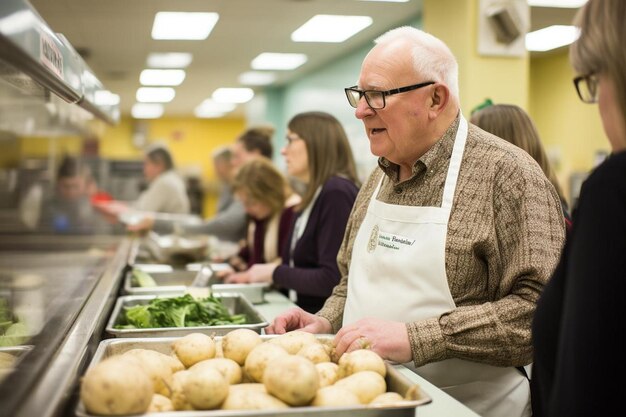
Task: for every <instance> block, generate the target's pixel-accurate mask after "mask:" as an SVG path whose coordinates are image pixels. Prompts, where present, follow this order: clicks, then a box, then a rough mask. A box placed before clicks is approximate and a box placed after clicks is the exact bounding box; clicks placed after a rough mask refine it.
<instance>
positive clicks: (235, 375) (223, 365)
mask: <svg viewBox="0 0 626 417" xmlns="http://www.w3.org/2000/svg"><path fill="white" fill-rule="evenodd" d="M201 368H213V369H216V370H218V371H219V372H220V373H221V374H222V375H224V377H225V378H226V381H227V382H228V383H229V384H231V385H232V384H239V383H240V382H241V367H240V366H239V365H238V364H237V362H235V361H234V360H232V359H227V358H213V359H207V360H205V361H202V362H198V363H196V364H195V365H194V366H192V367H191V368H189V370H190V371H193V370H196V369H201Z"/></svg>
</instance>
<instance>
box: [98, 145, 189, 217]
mask: <svg viewBox="0 0 626 417" xmlns="http://www.w3.org/2000/svg"><path fill="white" fill-rule="evenodd" d="M143 174H144V178H145V179H146V182H147V183H148V186H147V188H146V189H145V190H144V191H142V192H141V193H140V194H139V197H138V198H137V200H135V201H134V202H122V201H111V202H102V203H98V204H97V205H96V207H97V208H98V209H99V210H100V211H101V212H102V213H103V214H104V215H105V216H106V217H107V218H108V219H109V220H110V221H111V222H116V221H118V220H120V216H121V215H123V214H124V213H128V212H131V211H132V212H152V213H171V214H188V213H189V208H190V204H189V197H188V196H187V189H186V186H185V182H184V181H183V179H182V178H181V177H180V175H179V174H178V173H176V171H175V167H174V160H173V158H172V155H171V153H170V151H169V150H168V149H167V148H166V147H165V146H163V145H161V144H154V145H152V146H150V147H148V149H147V150H146V152H145V155H144V160H143Z"/></svg>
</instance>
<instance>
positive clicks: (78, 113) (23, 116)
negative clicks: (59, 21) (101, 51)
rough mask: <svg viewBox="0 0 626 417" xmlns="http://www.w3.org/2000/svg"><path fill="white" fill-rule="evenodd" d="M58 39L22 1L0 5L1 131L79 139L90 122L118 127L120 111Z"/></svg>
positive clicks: (10, 0) (66, 44) (6, 0)
mask: <svg viewBox="0 0 626 417" xmlns="http://www.w3.org/2000/svg"><path fill="white" fill-rule="evenodd" d="M110 97H111V93H110V92H109V91H108V90H106V89H105V88H104V86H103V85H102V83H101V82H100V81H99V80H98V78H97V77H96V76H95V75H94V74H93V72H92V71H91V69H90V68H89V67H88V65H87V64H86V63H85V62H84V60H83V59H82V58H81V57H80V55H79V54H78V53H77V52H76V51H75V50H74V48H73V47H72V46H71V45H70V43H69V42H68V41H67V39H65V37H64V36H63V35H61V34H57V33H54V31H53V30H52V29H50V27H49V26H48V25H47V24H46V22H45V21H44V20H43V19H42V18H41V16H39V14H38V13H37V11H36V10H35V9H34V8H33V7H32V6H31V5H30V3H28V2H27V1H26V0H2V1H1V2H0V130H4V131H10V132H15V133H18V134H39V133H45V134H54V133H55V132H58V133H81V132H83V131H85V130H88V125H89V123H90V119H93V118H94V117H95V118H97V119H100V120H103V121H104V122H106V123H108V124H116V123H117V122H118V121H119V105H118V104H116V103H110V102H107V99H108V98H110Z"/></svg>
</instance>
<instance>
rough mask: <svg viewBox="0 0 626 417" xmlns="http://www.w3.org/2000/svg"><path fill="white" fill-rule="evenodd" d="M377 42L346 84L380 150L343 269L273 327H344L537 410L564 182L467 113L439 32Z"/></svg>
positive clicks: (438, 372)
mask: <svg viewBox="0 0 626 417" xmlns="http://www.w3.org/2000/svg"><path fill="white" fill-rule="evenodd" d="M375 43H376V45H375V46H374V47H373V48H372V50H371V51H370V52H369V53H368V54H367V56H366V57H365V59H364V61H363V65H362V66H361V73H360V76H359V80H358V85H356V86H353V87H349V88H346V89H345V92H346V98H347V99H348V102H349V104H350V105H351V106H352V107H354V108H355V116H356V117H357V118H358V119H360V120H362V122H363V125H364V127H365V131H366V134H367V137H368V139H369V144H370V150H371V151H372V153H373V154H374V155H376V156H378V157H379V158H378V167H376V168H375V169H374V171H373V172H372V174H371V175H370V177H369V178H368V180H367V181H366V182H365V183H364V184H363V186H362V187H361V189H360V191H359V194H358V196H357V198H356V201H355V203H354V208H353V209H352V213H351V214H350V218H349V219H348V224H347V226H346V232H345V237H344V240H343V242H342V245H341V248H340V249H339V253H338V255H337V263H338V266H339V271H340V272H341V275H342V276H341V281H340V282H339V284H338V285H337V286H336V287H335V288H334V289H333V293H332V295H331V296H330V297H329V298H328V299H327V300H326V302H325V303H324V307H322V309H321V310H320V311H318V312H317V313H316V314H310V313H308V312H306V311H304V310H302V309H300V308H293V309H289V310H287V311H286V312H284V313H282V314H280V315H278V316H277V317H276V318H275V320H274V322H273V323H272V325H271V326H269V327H267V328H266V329H265V330H266V332H267V333H269V334H271V333H284V332H285V331H290V330H294V329H302V330H304V331H310V332H313V333H336V335H335V338H334V345H335V350H336V353H337V354H338V355H341V354H343V353H344V352H351V351H354V350H357V349H362V348H364V347H368V348H370V349H371V350H373V351H374V352H376V353H378V354H379V355H380V356H381V357H383V358H384V359H386V360H390V361H394V362H398V363H402V364H404V365H405V366H407V367H408V368H410V369H411V370H412V371H414V372H416V373H418V374H419V375H420V376H422V377H423V378H425V379H426V380H428V381H430V382H431V383H433V384H434V385H436V386H438V387H440V388H441V389H442V390H444V391H445V392H446V393H448V394H449V395H451V396H452V397H454V398H456V399H457V400H458V401H460V402H461V403H463V404H465V405H466V406H467V407H469V408H470V409H472V410H473V411H475V412H476V413H478V414H480V415H481V416H484V417H501V416H508V417H514V416H515V417H520V416H528V415H530V408H531V405H530V387H529V381H528V378H527V376H526V375H525V374H524V373H523V372H522V370H520V369H519V368H518V367H521V366H524V365H527V364H529V363H530V362H531V360H532V343H531V334H530V330H531V320H532V314H533V312H534V309H535V305H536V300H537V299H538V298H539V294H540V292H541V289H542V288H543V285H544V284H545V283H546V282H547V280H548V278H549V277H550V274H551V272H552V270H553V268H554V266H555V265H556V263H557V261H558V256H559V252H560V250H561V246H562V244H563V239H564V235H565V225H564V222H563V214H562V211H561V205H560V203H559V199H558V195H557V194H556V192H555V190H554V187H553V186H552V184H550V182H549V181H548V179H547V178H546V176H545V175H544V173H543V172H542V171H541V169H540V168H539V166H538V165H537V163H536V162H535V161H534V160H533V159H532V158H531V157H530V155H528V153H526V152H524V151H523V150H521V149H520V148H518V147H516V146H514V145H512V144H510V143H508V142H506V141H504V140H502V139H500V138H497V137H496V136H494V135H492V134H490V133H487V132H485V131H483V130H481V129H479V128H478V127H476V126H474V125H472V124H469V123H468V122H467V120H466V119H465V118H464V117H463V115H462V113H461V110H460V109H461V103H460V99H459V85H458V64H457V61H456V59H455V57H454V55H453V54H452V52H451V51H450V49H449V48H448V47H447V46H446V45H445V44H444V43H443V42H442V41H441V40H439V39H437V38H436V37H434V36H432V35H430V34H428V33H426V32H423V31H421V30H419V29H416V28H413V27H408V26H405V27H401V28H397V29H394V30H391V31H389V32H387V33H385V34H383V35H382V36H381V37H379V38H378V39H377V40H376V41H375ZM516 368H517V369H516Z"/></svg>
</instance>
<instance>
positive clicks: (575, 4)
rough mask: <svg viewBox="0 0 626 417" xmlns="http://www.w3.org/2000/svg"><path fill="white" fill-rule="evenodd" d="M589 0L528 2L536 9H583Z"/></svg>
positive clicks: (530, 0)
mask: <svg viewBox="0 0 626 417" xmlns="http://www.w3.org/2000/svg"><path fill="white" fill-rule="evenodd" d="M585 3H587V0H528V5H529V6H534V7H561V8H567V9H577V8H579V7H582V6H583V5H584V4H585Z"/></svg>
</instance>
